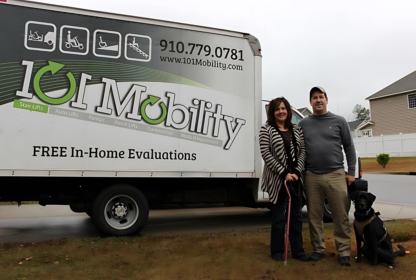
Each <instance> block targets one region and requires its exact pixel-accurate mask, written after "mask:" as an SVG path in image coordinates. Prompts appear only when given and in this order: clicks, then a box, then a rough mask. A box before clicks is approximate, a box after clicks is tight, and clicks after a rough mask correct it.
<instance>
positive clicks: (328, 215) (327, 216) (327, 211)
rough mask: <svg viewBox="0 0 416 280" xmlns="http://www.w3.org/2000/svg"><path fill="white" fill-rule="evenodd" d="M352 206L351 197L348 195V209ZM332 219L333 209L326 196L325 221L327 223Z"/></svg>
mask: <svg viewBox="0 0 416 280" xmlns="http://www.w3.org/2000/svg"><path fill="white" fill-rule="evenodd" d="M350 208H351V199H350V197H349V196H348V211H349V210H350ZM332 221H333V220H332V213H331V209H329V204H328V201H327V200H326V198H325V204H324V222H326V223H331V222H332Z"/></svg>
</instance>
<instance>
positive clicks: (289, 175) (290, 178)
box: [286, 173, 294, 182]
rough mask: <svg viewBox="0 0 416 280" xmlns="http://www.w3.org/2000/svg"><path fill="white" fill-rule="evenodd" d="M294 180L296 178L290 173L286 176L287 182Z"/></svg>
mask: <svg viewBox="0 0 416 280" xmlns="http://www.w3.org/2000/svg"><path fill="white" fill-rule="evenodd" d="M293 180H294V178H293V174H290V173H288V174H287V175H286V181H288V182H292V181H293Z"/></svg>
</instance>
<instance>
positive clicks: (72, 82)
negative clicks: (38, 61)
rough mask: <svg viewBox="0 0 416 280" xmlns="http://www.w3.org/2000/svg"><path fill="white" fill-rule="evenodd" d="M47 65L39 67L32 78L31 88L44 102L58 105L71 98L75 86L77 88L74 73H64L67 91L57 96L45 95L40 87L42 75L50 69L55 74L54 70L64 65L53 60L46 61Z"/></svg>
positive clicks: (56, 70)
mask: <svg viewBox="0 0 416 280" xmlns="http://www.w3.org/2000/svg"><path fill="white" fill-rule="evenodd" d="M48 63H49V65H46V66H44V67H42V68H41V69H39V71H38V72H37V73H36V75H35V78H34V79H33V88H34V90H35V92H36V94H37V95H38V96H39V98H40V99H42V100H43V101H45V102H46V103H49V104H53V105H60V104H64V103H66V102H68V101H69V100H71V98H72V97H73V96H74V94H75V91H76V88H77V82H76V81H75V78H74V75H72V73H71V72H68V73H66V76H67V77H68V79H69V83H70V87H69V90H68V92H67V93H66V94H65V95H64V96H62V97H59V98H51V97H49V96H47V95H45V94H44V93H43V92H42V90H41V89H40V85H39V83H40V79H41V78H42V76H43V75H44V74H45V73H47V72H49V71H51V73H52V75H55V73H56V72H58V71H59V70H61V69H62V68H63V67H65V65H64V64H60V63H56V62H53V61H48Z"/></svg>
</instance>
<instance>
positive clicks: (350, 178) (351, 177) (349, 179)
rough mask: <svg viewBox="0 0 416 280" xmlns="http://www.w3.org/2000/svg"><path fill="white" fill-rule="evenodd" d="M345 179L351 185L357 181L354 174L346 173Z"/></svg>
mask: <svg viewBox="0 0 416 280" xmlns="http://www.w3.org/2000/svg"><path fill="white" fill-rule="evenodd" d="M345 180H347V185H348V186H351V184H352V183H354V181H355V177H354V176H352V175H345Z"/></svg>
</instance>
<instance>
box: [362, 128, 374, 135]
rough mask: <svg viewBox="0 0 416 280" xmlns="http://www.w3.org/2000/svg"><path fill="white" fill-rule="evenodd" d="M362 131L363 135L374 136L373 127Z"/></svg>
mask: <svg viewBox="0 0 416 280" xmlns="http://www.w3.org/2000/svg"><path fill="white" fill-rule="evenodd" d="M361 132H362V133H363V136H364V137H371V136H373V130H372V129H366V130H361Z"/></svg>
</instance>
